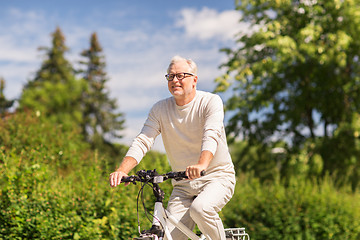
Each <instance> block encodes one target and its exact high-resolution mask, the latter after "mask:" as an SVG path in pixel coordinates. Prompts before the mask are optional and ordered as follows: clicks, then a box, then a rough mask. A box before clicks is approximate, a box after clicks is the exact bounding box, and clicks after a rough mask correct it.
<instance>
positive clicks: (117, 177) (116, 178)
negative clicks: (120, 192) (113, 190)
mask: <svg viewBox="0 0 360 240" xmlns="http://www.w3.org/2000/svg"><path fill="white" fill-rule="evenodd" d="M127 176H128V175H127V174H126V173H124V172H122V171H116V172H113V173H110V177H109V183H110V186H111V187H116V186H117V185H120V183H121V179H122V177H127ZM127 185H129V183H125V186H127Z"/></svg>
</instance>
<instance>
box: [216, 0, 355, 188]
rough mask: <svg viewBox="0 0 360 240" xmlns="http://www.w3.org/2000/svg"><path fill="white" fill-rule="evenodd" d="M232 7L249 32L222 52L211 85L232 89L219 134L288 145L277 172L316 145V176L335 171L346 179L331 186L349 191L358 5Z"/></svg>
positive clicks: (334, 1) (325, 0)
mask: <svg viewBox="0 0 360 240" xmlns="http://www.w3.org/2000/svg"><path fill="white" fill-rule="evenodd" d="M236 7H237V9H238V10H239V11H241V13H242V19H241V22H245V23H248V24H249V28H248V29H249V31H248V32H242V33H241V34H239V35H238V36H239V38H238V39H237V41H238V42H239V43H241V44H239V45H238V47H237V48H236V49H224V51H225V52H226V53H227V55H228V57H229V60H228V61H227V62H226V63H225V64H223V66H222V67H223V68H224V69H226V71H227V72H226V74H225V75H224V76H222V77H219V78H218V79H217V80H216V81H217V83H218V88H217V90H218V91H229V90H230V91H231V90H232V91H233V92H232V96H231V98H230V99H229V100H228V101H227V102H226V108H227V110H229V111H231V113H232V114H233V115H232V118H231V119H230V120H229V122H228V125H227V132H228V133H229V134H231V135H233V136H234V137H238V136H243V137H244V139H245V140H248V141H249V143H250V144H251V145H260V146H262V145H263V144H270V145H273V142H274V141H275V142H276V141H284V140H286V141H288V142H289V145H288V146H287V149H286V150H287V153H288V154H294V156H289V157H288V159H287V161H285V162H284V163H285V165H282V166H281V168H282V170H283V171H286V169H285V168H286V167H287V166H294V164H292V163H293V162H294V159H295V160H296V161H298V160H299V161H302V160H301V159H304V158H303V157H304V156H305V155H306V154H305V155H304V154H303V153H302V152H303V150H302V149H303V148H304V149H306V148H307V147H306V146H305V145H306V144H309V143H316V144H317V146H315V147H314V150H315V152H314V154H318V155H316V156H317V159H318V160H319V158H318V157H321V159H322V160H323V169H322V175H323V176H324V175H326V173H327V172H329V173H331V174H333V175H335V172H336V171H337V167H339V166H341V168H343V169H342V170H340V171H339V175H338V177H340V176H341V175H343V174H346V177H345V178H346V179H345V180H340V179H339V182H340V181H341V182H343V183H346V182H349V181H351V182H352V184H353V186H354V187H355V186H357V185H358V183H359V182H360V178H359V173H358V171H356V170H354V169H356V168H358V166H359V160H358V159H359V158H358V156H359V151H358V143H357V137H356V136H355V135H354V134H352V133H354V132H355V131H354V129H356V128H357V126H356V125H354V124H355V123H354V121H353V118H354V115H357V114H358V113H359V112H360V105H359V103H360V87H359V86H360V78H359V76H360V74H359V73H360V67H359V66H360V64H359V63H360V62H359V61H360V58H359V56H360V40H359V37H358V36H359V35H360V27H359V26H360V25H359V23H360V5H359V2H358V1H357V0H356V1H355V0H349V1H338V0H318V1H280V0H273V1H257V0H244V1H237V4H236ZM345 128H347V129H353V130H351V131H348V130H346V131H343V130H345ZM345 132H347V133H345ZM351 132H352V133H351ZM337 144H338V145H337ZM337 146H341V151H339V149H338V148H337ZM269 147H272V146H269ZM302 156H303V157H302ZM335 156H336V157H335ZM291 158H292V159H291ZM305 158H312V155H309V156H305ZM335 162H338V163H335ZM286 163H291V164H290V165H286ZM343 163H344V164H343ZM340 172H341V173H340Z"/></svg>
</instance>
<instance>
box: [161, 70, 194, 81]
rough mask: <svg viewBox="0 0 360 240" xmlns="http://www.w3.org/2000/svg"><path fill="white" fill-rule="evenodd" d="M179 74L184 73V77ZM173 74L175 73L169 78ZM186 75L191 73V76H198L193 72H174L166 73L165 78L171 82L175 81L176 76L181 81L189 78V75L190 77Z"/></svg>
mask: <svg viewBox="0 0 360 240" xmlns="http://www.w3.org/2000/svg"><path fill="white" fill-rule="evenodd" d="M178 74H184V77H182V78H178V76H177V75H178ZM171 75H173V78H172V79H171V80H169V76H171ZM186 75H190V76H196V75H195V74H193V73H187V72H182V73H175V74H174V73H172V74H166V75H165V78H166V80H167V81H168V82H171V81H174V79H175V77H176V78H177V79H178V80H179V81H181V80H183V79H185V78H187V77H190V76H186Z"/></svg>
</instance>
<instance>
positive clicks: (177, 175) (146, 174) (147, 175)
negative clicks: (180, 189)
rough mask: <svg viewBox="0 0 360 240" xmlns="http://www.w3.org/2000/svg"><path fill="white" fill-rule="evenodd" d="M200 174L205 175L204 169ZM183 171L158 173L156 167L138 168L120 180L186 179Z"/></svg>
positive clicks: (154, 180) (158, 180) (157, 180)
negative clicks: (150, 168)
mask: <svg viewBox="0 0 360 240" xmlns="http://www.w3.org/2000/svg"><path fill="white" fill-rule="evenodd" d="M200 175H201V176H204V175H205V170H203V171H201V173H200ZM187 178H188V177H187V176H186V172H185V171H180V172H168V173H165V174H161V175H159V174H158V173H157V172H156V169H154V170H140V171H138V172H137V173H136V175H131V176H127V177H122V179H121V182H131V183H136V182H152V183H161V182H163V181H165V180H168V179H175V180H176V181H179V180H182V179H187Z"/></svg>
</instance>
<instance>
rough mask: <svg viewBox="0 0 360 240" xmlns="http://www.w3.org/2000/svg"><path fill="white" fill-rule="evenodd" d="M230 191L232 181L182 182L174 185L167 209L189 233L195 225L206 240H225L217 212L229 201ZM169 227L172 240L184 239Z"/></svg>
mask: <svg viewBox="0 0 360 240" xmlns="http://www.w3.org/2000/svg"><path fill="white" fill-rule="evenodd" d="M234 188H235V178H232V177H230V178H228V179H226V178H213V179H210V180H209V179H206V180H204V179H203V178H199V179H194V180H192V181H189V180H185V181H182V182H181V183H180V184H175V185H174V189H173V192H172V193H171V196H170V199H169V203H168V207H167V209H168V211H169V212H170V213H171V214H172V215H173V216H175V218H177V219H179V220H180V221H181V222H182V223H184V224H185V225H186V226H187V227H188V228H190V229H192V230H193V229H194V227H195V224H197V226H198V228H199V229H200V231H201V232H202V233H203V234H204V235H205V236H206V239H207V240H225V232H224V226H223V223H222V221H221V219H220V217H219V214H218V212H219V211H220V210H221V209H222V208H223V207H224V206H225V204H226V203H227V202H228V201H229V200H230V199H231V197H232V195H233V194H234ZM169 225H170V226H169V229H170V232H171V236H172V238H173V239H174V240H187V239H188V238H187V237H186V236H185V235H184V234H183V233H182V232H181V231H180V230H178V229H177V228H175V227H174V226H172V225H171V224H169ZM165 239H166V238H165Z"/></svg>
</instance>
